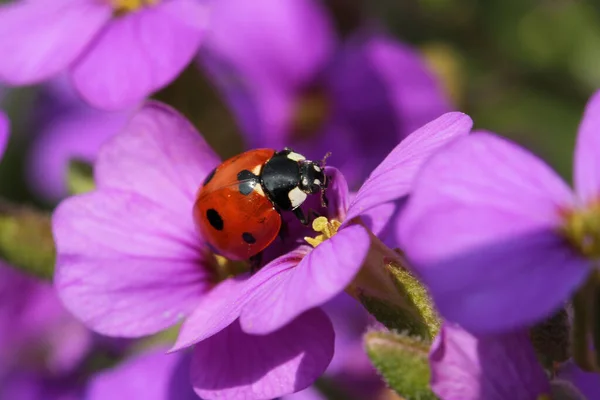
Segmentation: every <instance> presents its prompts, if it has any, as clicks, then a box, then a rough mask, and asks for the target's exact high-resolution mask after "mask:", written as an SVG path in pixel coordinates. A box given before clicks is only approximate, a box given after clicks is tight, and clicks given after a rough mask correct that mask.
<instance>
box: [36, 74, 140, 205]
mask: <svg viewBox="0 0 600 400" xmlns="http://www.w3.org/2000/svg"><path fill="white" fill-rule="evenodd" d="M37 107H38V108H39V109H40V110H42V112H41V115H40V116H39V128H38V129H39V132H37V135H36V136H35V138H34V139H33V143H32V145H31V148H30V149H29V154H28V160H27V178H28V183H29V186H30V187H31V189H32V190H33V191H34V192H35V193H36V194H38V195H39V196H40V197H42V198H44V199H45V200H49V201H58V200H60V199H63V198H64V197H66V196H67V193H68V191H67V172H68V166H69V162H70V161H72V160H74V159H76V160H80V161H87V162H90V163H91V162H93V161H94V160H95V159H96V156H97V154H98V150H99V149H100V146H101V145H102V144H103V143H104V142H105V141H106V140H107V139H108V138H110V137H112V136H114V135H115V134H116V133H117V132H118V131H119V130H121V129H122V128H123V127H124V126H125V124H126V123H127V120H128V119H129V117H130V116H131V114H132V113H133V110H134V108H128V109H123V110H119V111H102V110H97V109H95V108H92V107H90V106H88V105H87V104H86V103H84V102H83V101H82V100H80V99H79V97H78V96H77V95H76V93H75V92H74V89H73V87H72V85H71V83H70V82H69V81H68V80H67V79H66V77H61V79H54V80H52V81H50V82H49V84H47V85H45V86H44V88H43V89H42V96H41V99H40V101H39V102H38V104H37Z"/></svg>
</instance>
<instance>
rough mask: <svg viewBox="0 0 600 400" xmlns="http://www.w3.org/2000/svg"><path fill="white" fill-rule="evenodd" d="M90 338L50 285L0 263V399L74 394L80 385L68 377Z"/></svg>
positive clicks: (58, 396) (82, 354) (88, 348)
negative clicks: (66, 309)
mask: <svg viewBox="0 0 600 400" xmlns="http://www.w3.org/2000/svg"><path fill="white" fill-rule="evenodd" d="M92 340H93V335H92V332H91V331H89V330H88V329H86V328H85V327H84V326H83V325H82V324H81V323H80V322H79V321H77V320H75V319H74V318H73V317H72V316H71V315H69V314H68V313H66V312H65V309H64V308H63V306H62V304H61V303H60V301H59V300H58V297H57V296H56V294H55V292H54V290H53V288H52V285H51V284H49V283H42V282H39V281H37V280H36V279H34V278H31V277H29V276H26V275H24V274H22V273H21V272H18V271H16V270H14V269H13V268H11V267H9V266H6V265H0V398H6V399H39V400H41V399H54V398H56V399H58V398H63V397H62V396H76V394H77V393H79V391H80V389H81V387H80V385H79V384H78V383H77V382H74V381H73V380H71V379H70V378H71V377H72V374H73V373H74V371H75V369H76V367H77V366H78V365H79V364H80V363H81V361H82V360H83V359H84V357H85V356H86V355H87V354H88V351H89V350H90V348H91V346H92ZM17 394H18V395H17ZM68 398H71V397H68ZM72 398H77V397H72Z"/></svg>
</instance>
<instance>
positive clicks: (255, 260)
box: [250, 251, 263, 275]
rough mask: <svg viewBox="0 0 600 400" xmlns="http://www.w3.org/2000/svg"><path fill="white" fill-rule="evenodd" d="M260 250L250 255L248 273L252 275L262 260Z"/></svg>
mask: <svg viewBox="0 0 600 400" xmlns="http://www.w3.org/2000/svg"><path fill="white" fill-rule="evenodd" d="M262 256H263V253H262V251H261V252H260V253H258V254H255V255H253V256H252V257H250V273H251V274H252V275H254V274H255V273H256V272H258V270H259V269H260V263H261V262H262Z"/></svg>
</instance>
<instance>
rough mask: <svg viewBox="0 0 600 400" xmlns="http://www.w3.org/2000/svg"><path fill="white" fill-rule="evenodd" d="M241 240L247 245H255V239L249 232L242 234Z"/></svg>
mask: <svg viewBox="0 0 600 400" xmlns="http://www.w3.org/2000/svg"><path fill="white" fill-rule="evenodd" d="M242 239H244V242H246V243H248V244H254V243H256V238H254V236H252V234H251V233H250V232H244V233H242Z"/></svg>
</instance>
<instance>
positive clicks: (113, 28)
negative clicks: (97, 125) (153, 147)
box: [0, 0, 208, 109]
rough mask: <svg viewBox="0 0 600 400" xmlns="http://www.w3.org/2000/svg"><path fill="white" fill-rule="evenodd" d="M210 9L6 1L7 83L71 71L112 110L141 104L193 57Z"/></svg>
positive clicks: (166, 3) (1, 75) (161, 2)
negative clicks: (140, 102)
mask: <svg viewBox="0 0 600 400" xmlns="http://www.w3.org/2000/svg"><path fill="white" fill-rule="evenodd" d="M207 12H208V10H207V6H206V4H205V3H204V2H203V1H202V0H156V1H154V0H153V1H149V0H141V1H126V0H106V1H97V0H57V1H51V2H46V1H26V0H21V1H17V2H15V3H11V4H7V5H4V6H2V7H0V53H1V54H4V55H5V56H4V57H2V59H1V61H0V82H4V83H7V84H10V85H26V84H31V83H37V82H41V81H44V80H46V79H48V78H51V77H53V76H55V75H57V74H58V73H59V72H61V71H65V70H66V71H68V72H69V75H70V76H71V79H72V80H73V82H74V84H75V87H76V88H77V90H78V91H79V92H80V94H81V95H82V97H83V98H84V99H85V100H86V101H87V102H89V103H90V104H92V105H94V106H97V107H100V108H107V109H119V108H123V107H127V106H131V105H134V104H136V103H137V102H139V101H141V100H143V99H144V98H145V97H146V96H148V95H149V94H151V93H152V92H154V91H156V90H158V89H160V88H161V87H163V86H165V85H166V84H168V83H169V82H170V81H171V80H173V79H174V78H175V77H176V76H177V75H178V74H179V72H180V71H181V70H182V69H183V68H184V67H185V65H186V64H187V63H188V62H189V61H190V60H191V59H192V58H193V56H194V54H195V53H196V51H197V50H198V47H199V44H200V40H201V38H202V36H203V34H204V31H205V25H206V20H207ZM75 32H76V33H75ZM8 55H10V56H8Z"/></svg>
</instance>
